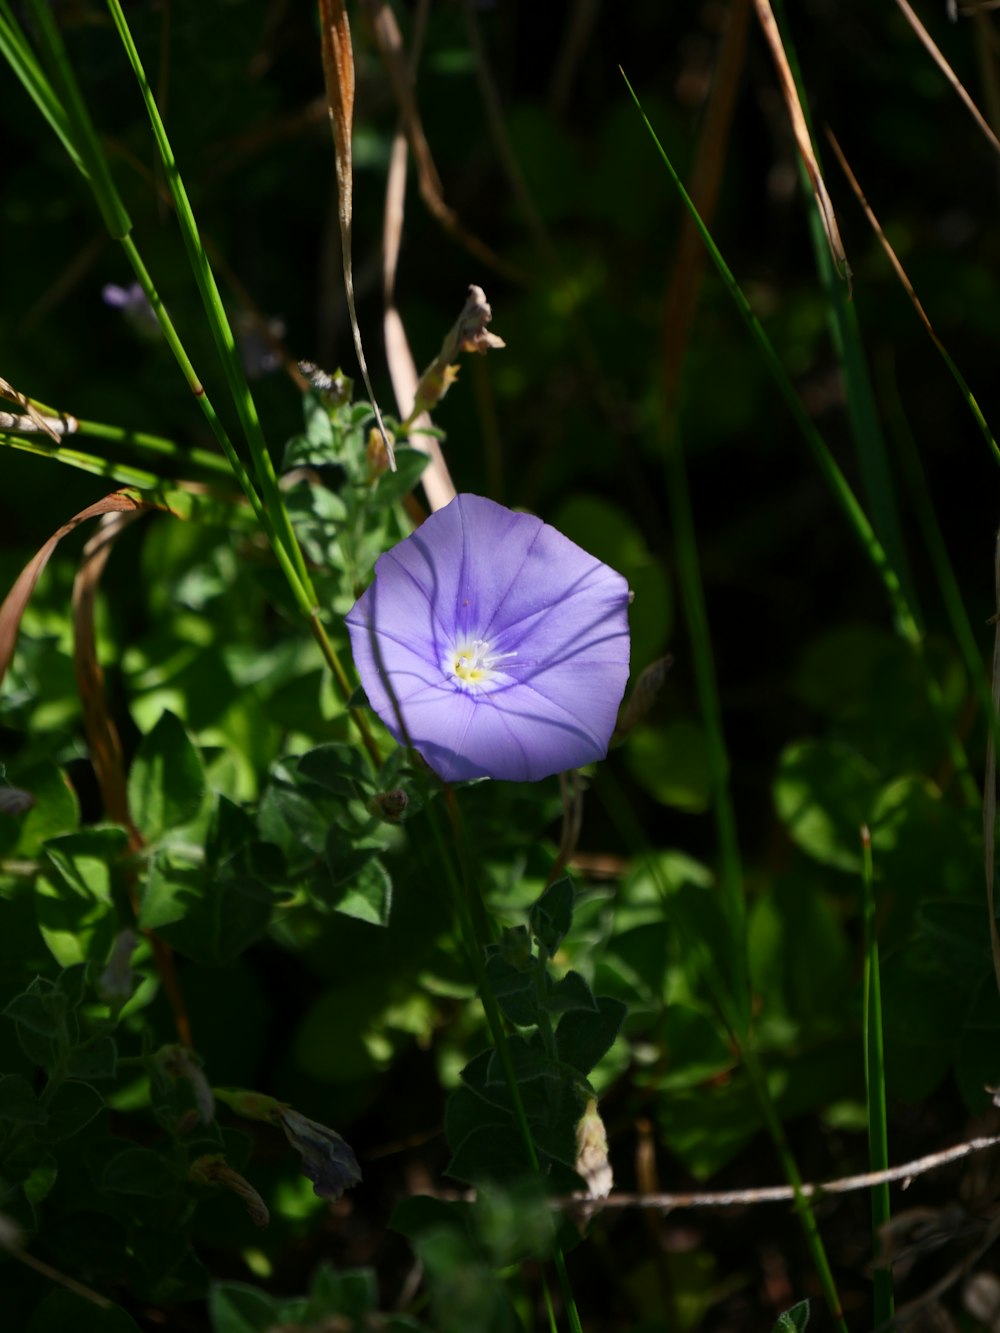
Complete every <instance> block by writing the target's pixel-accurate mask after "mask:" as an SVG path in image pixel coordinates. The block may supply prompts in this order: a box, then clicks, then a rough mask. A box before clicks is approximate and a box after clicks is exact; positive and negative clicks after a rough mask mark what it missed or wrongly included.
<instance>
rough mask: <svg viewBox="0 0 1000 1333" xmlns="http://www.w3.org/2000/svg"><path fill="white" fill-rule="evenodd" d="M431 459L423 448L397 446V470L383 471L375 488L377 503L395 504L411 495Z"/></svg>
mask: <svg viewBox="0 0 1000 1333" xmlns="http://www.w3.org/2000/svg"><path fill="white" fill-rule="evenodd" d="M430 461H431V460H430V456H429V455H428V454H425V453H424V452H423V451H422V450H419V449H411V448H408V447H407V446H405V445H402V446H399V447H397V449H396V471H395V472H383V473H382V475H381V476H380V477H379V479H378V485H377V486H376V488H375V501H376V503H377V504H384V505H389V504H394V503H395V502H396V501H397V500H402V499H403V498H404V496H407V495H409V493H410V491H412V490H413V488H414V486H416V484H417V482H418V481H419V480H420V478H421V476H422V475H423V471H424V468H425V467H426V466H427V464H428V463H429V462H430Z"/></svg>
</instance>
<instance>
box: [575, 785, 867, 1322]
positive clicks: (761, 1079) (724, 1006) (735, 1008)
mask: <svg viewBox="0 0 1000 1333" xmlns="http://www.w3.org/2000/svg"><path fill="white" fill-rule="evenodd" d="M595 790H596V792H597V794H598V796H599V798H600V800H601V802H602V804H603V806H604V808H605V810H606V811H607V814H608V816H609V818H610V819H611V822H612V824H614V825H615V827H616V828H617V830H618V832H619V833H620V835H621V837H622V838H623V840H624V842H625V844H626V846H628V847H629V848H630V849H631V851H632V852H633V854H634V858H635V859H636V860H637V861H639V862H640V863H641V864H642V865H643V866H645V868H646V869H647V871H648V872H649V875H650V877H651V879H652V881H653V883H654V885H655V886H656V889H657V892H658V893H659V895H660V901H661V902H662V904H663V907H664V915H665V916H666V918H667V920H668V921H669V922H670V924H671V925H672V926H673V927H674V929H675V930H676V931H677V936H678V940H679V942H680V945H681V948H682V949H683V950H684V953H685V955H686V956H687V957H690V958H693V959H695V960H696V962H697V965H698V968H699V970H700V971H701V972H702V974H703V975H704V977H705V980H706V983H707V985H708V988H709V991H710V993H711V996H712V999H713V1001H714V1003H715V1006H716V1009H717V1010H718V1013H719V1017H720V1018H721V1019H722V1021H723V1023H724V1024H725V1025H726V1028H727V1029H728V1031H729V1036H730V1039H731V1041H732V1043H733V1048H734V1049H735V1051H736V1053H737V1055H738V1057H739V1061H740V1064H741V1066H742V1068H743V1070H744V1072H745V1073H746V1076H747V1081H748V1083H749V1084H750V1087H751V1089H752V1091H753V1094H754V1097H755V1099H756V1101H757V1106H758V1108H759V1110H760V1114H761V1119H762V1120H763V1122H764V1126H765V1128H766V1129H767V1132H768V1134H769V1135H770V1137H771V1141H772V1143H773V1144H774V1148H775V1151H776V1152H777V1154H778V1159H779V1161H780V1162H781V1167H782V1170H783V1171H784V1174H785V1179H786V1180H787V1181H788V1183H789V1185H790V1186H791V1188H792V1190H793V1192H794V1194H795V1199H796V1204H795V1207H796V1211H797V1213H798V1216H799V1222H800V1224H801V1226H802V1230H803V1233H804V1235H805V1240H806V1244H807V1246H808V1248H809V1255H810V1258H811V1259H812V1262H813V1267H814V1268H815V1270H816V1275H817V1277H818V1278H819V1281H820V1285H821V1287H822V1289H823V1296H824V1299H825V1300H826V1303H827V1306H828V1308H829V1310H830V1314H831V1316H832V1317H833V1320H834V1322H835V1324H836V1327H837V1330H838V1333H847V1324H846V1323H845V1322H844V1315H843V1311H842V1309H841V1305H840V1296H839V1295H838V1293H837V1284H836V1282H835V1281H834V1278H833V1272H832V1270H831V1268H830V1262H829V1260H828V1259H827V1255H826V1248H825V1247H824V1245H823V1237H822V1236H821V1235H820V1231H819V1226H818V1224H817V1222H816V1216H815V1214H814V1212H813V1209H812V1203H811V1201H810V1200H809V1199H808V1198H806V1196H805V1195H804V1194H803V1193H802V1175H801V1172H800V1171H799V1168H798V1163H797V1162H796V1160H795V1154H794V1153H793V1152H792V1149H791V1146H790V1145H789V1143H788V1140H787V1138H786V1137H785V1131H784V1127H783V1126H782V1124H781V1119H780V1117H779V1116H778V1112H777V1109H776V1108H775V1104H774V1098H773V1096H772V1095H771V1089H770V1087H769V1086H768V1082H767V1074H766V1072H765V1070H764V1068H763V1066H762V1065H761V1063H760V1061H759V1059H758V1058H757V1053H756V1051H755V1050H754V1048H753V1046H752V1044H751V1042H750V1040H749V1039H748V1037H747V1035H746V1034H745V1032H743V1030H742V1027H741V1017H742V1008H741V1006H740V1005H739V1004H738V1003H737V1002H736V1001H735V1000H734V999H733V997H732V995H731V993H730V990H729V987H728V986H727V984H726V981H725V978H724V977H723V975H722V972H721V971H720V969H719V965H718V962H717V960H716V959H715V958H713V957H712V954H711V951H710V950H709V948H708V945H707V944H706V942H705V940H704V939H703V938H702V937H701V935H700V934H699V933H697V932H696V931H694V930H692V929H690V928H689V925H688V923H687V921H686V920H685V918H684V916H683V915H682V914H681V913H674V912H672V911H671V898H672V895H671V891H670V888H669V886H668V884H667V882H666V880H665V879H664V877H663V871H662V868H661V866H660V864H659V861H658V860H657V858H656V856H655V855H654V854H653V851H652V848H651V847H650V845H649V842H648V839H647V838H646V834H645V832H644V830H643V828H642V825H641V824H640V823H639V820H638V819H637V818H636V815H635V812H634V810H633V809H632V807H631V805H630V804H629V802H628V801H627V800H626V799H625V797H624V796H623V795H622V793H621V791H620V790H619V788H618V786H617V784H616V782H615V780H614V778H613V777H612V776H611V774H610V772H609V770H608V769H607V767H606V766H604V767H602V768H601V770H600V771H599V774H598V779H597V782H596V783H595Z"/></svg>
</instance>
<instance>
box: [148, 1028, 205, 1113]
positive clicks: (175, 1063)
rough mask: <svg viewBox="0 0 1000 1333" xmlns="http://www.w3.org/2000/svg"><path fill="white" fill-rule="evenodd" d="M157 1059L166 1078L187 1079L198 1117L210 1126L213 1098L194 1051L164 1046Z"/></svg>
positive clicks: (182, 1047)
mask: <svg viewBox="0 0 1000 1333" xmlns="http://www.w3.org/2000/svg"><path fill="white" fill-rule="evenodd" d="M157 1059H158V1060H159V1063H160V1068H161V1069H162V1070H163V1072H164V1073H165V1074H166V1075H167V1077H168V1078H170V1079H173V1080H174V1081H175V1082H176V1081H177V1079H180V1078H183V1079H187V1081H188V1082H189V1083H190V1084H191V1090H192V1093H193V1096H194V1103H195V1106H197V1108H198V1115H199V1117H200V1118H201V1120H202V1121H203V1122H204V1123H205V1124H206V1125H210V1124H211V1123H212V1121H213V1120H214V1119H215V1098H214V1097H213V1095H212V1088H211V1085H210V1083H209V1081H208V1079H207V1078H206V1077H205V1071H204V1070H203V1069H202V1067H201V1062H200V1060H199V1059H198V1057H197V1056H196V1055H195V1053H194V1051H190V1050H188V1048H187V1047H186V1046H164V1047H163V1049H162V1050H161V1051H160V1052H159V1054H158V1056H157Z"/></svg>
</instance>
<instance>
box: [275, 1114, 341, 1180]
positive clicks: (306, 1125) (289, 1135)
mask: <svg viewBox="0 0 1000 1333" xmlns="http://www.w3.org/2000/svg"><path fill="white" fill-rule="evenodd" d="M280 1123H281V1128H282V1129H283V1130H284V1131H285V1138H286V1139H287V1140H288V1142H289V1143H290V1144H291V1145H292V1147H293V1148H294V1149H295V1151H296V1152H297V1153H298V1154H299V1156H300V1157H301V1158H302V1173H303V1175H305V1176H307V1177H308V1178H309V1179H310V1180H311V1181H312V1183H313V1192H314V1193H316V1194H318V1195H319V1197H320V1198H321V1199H339V1198H340V1196H341V1195H342V1194H343V1192H344V1190H347V1189H350V1188H351V1186H352V1185H356V1184H357V1183H358V1181H359V1180H360V1179H361V1168H360V1167H359V1166H358V1159H357V1158H356V1157H355V1156H354V1151H353V1149H352V1148H351V1146H350V1144H349V1143H345V1142H344V1140H343V1139H342V1138H341V1137H340V1135H339V1134H338V1133H337V1132H336V1131H335V1130H332V1129H329V1128H327V1126H326V1125H320V1124H318V1123H317V1122H316V1121H315V1120H309V1119H308V1118H307V1117H306V1116H304V1115H299V1113H298V1111H293V1110H292V1109H291V1107H287V1108H286V1109H285V1110H283V1111H282V1113H281V1120H280Z"/></svg>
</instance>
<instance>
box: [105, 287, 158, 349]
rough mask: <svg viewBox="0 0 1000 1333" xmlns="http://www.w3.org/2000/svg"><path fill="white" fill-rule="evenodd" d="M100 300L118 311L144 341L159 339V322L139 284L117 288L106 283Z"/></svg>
mask: <svg viewBox="0 0 1000 1333" xmlns="http://www.w3.org/2000/svg"><path fill="white" fill-rule="evenodd" d="M101 299H102V300H103V301H104V304H105V305H107V306H110V307H111V308H112V309H113V310H120V311H121V312H122V314H123V315H124V317H125V321H126V323H127V324H129V325H130V326H131V328H132V330H133V332H135V333H137V334H138V335H139V337H140V338H142V339H143V340H144V341H146V342H155V341H156V340H157V339H158V338H159V337H160V322H159V320H158V319H157V318H156V314H155V313H154V311H153V307H152V306H151V305H150V304H149V301H148V299H147V297H146V293H145V292H144V291H143V290H142V287H141V286H140V285H139V283H137V282H130V283H129V285H128V286H127V287H119V286H118V284H117V283H114V282H106V283H105V284H104V286H103V287H102V288H101Z"/></svg>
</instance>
